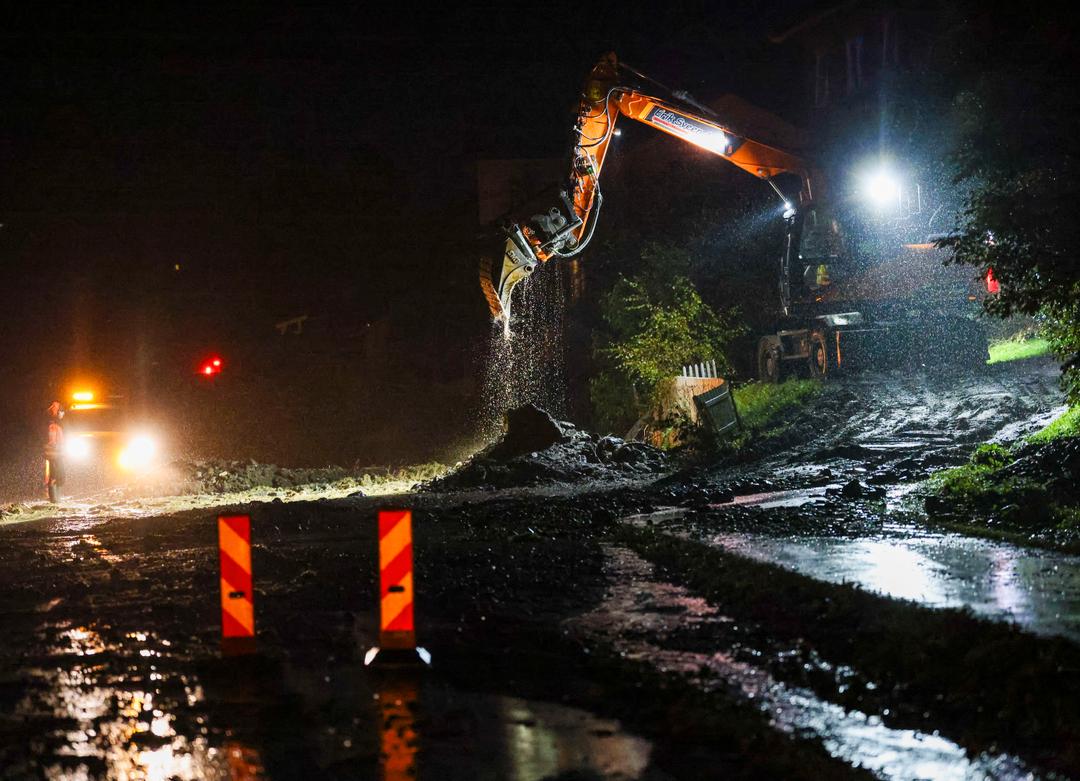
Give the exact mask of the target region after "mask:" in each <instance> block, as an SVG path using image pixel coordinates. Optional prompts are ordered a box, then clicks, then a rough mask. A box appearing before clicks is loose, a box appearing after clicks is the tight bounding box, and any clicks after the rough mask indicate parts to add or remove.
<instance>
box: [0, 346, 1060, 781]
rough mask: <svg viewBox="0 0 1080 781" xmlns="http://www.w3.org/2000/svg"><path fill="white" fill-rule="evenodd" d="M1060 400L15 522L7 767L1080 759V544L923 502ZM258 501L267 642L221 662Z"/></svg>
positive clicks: (1032, 385)
mask: <svg viewBox="0 0 1080 781" xmlns="http://www.w3.org/2000/svg"><path fill="white" fill-rule="evenodd" d="M1058 405H1060V396H1059V394H1058V392H1057V390H1056V377H1055V374H1054V371H1053V367H1052V366H1050V365H1047V364H1042V363H1034V364H1033V363H1030V362H1029V363H1027V364H1024V365H1013V366H1001V367H995V369H994V371H991V372H988V373H987V374H986V375H984V376H980V377H974V378H972V377H962V376H956V377H948V376H907V377H905V376H901V375H899V374H897V375H883V376H875V377H859V378H852V379H849V380H846V381H844V382H841V383H837V384H835V385H833V386H831V387H829V388H828V389H827V391H826V392H825V393H824V394H823V396H822V397H821V400H820V402H819V403H818V405H817V406H816V407H815V409H812V410H807V411H805V412H804V413H802V414H800V415H798V416H796V417H795V418H794V419H793V420H792V422H791V425H790V426H789V427H788V428H787V430H786V431H785V432H783V433H781V434H779V435H776V436H773V437H770V438H766V439H764V440H762V441H761V442H759V443H758V445H757V446H756V448H755V450H754V452H753V453H751V454H750V455H745V454H744V455H740V456H738V457H729V458H727V459H724V460H721V461H720V462H714V463H710V464H703V465H698V466H697V467H695V468H694V469H692V470H689V471H686V472H683V473H681V474H677V475H669V476H666V477H663V478H661V479H659V480H651V481H650V480H647V479H641V480H638V481H636V482H631V481H625V482H623V483H621V484H620V485H618V486H610V485H604V484H599V485H597V484H595V483H592V484H584V485H580V486H574V487H568V486H557V485H556V486H547V487H545V488H543V489H517V490H514V491H479V492H477V491H472V492H456V493H424V494H403V495H399V496H393V497H361V496H352V497H348V496H338V497H336V498H332V499H331V498H320V499H314V498H313V500H310V501H286V499H303V498H304V497H302V496H293V497H282V496H277V497H269V496H258V497H253V496H239V497H226V498H225V499H223V500H222V499H219V500H217V501H211V500H209V499H207V498H206V497H197V498H188V499H184V500H170V501H173V502H177V503H178V504H172V505H164V504H153V503H152V502H147V504H146V506H143V507H135V508H132V507H127V506H125V507H119V506H116V507H113V509H112V510H110V506H109V505H108V504H107V503H105V504H102V505H97V506H91V507H88V508H81V507H71V508H68V509H67V510H66V511H65V512H64V513H62V514H61V517H44V515H45V513H43V514H42V516H38V517H36V518H34V519H26V520H25V522H11V521H8V522H5V523H4V524H3V526H2V527H0V535H2V537H0V543H2V544H0V562H2V572H3V581H2V583H0V612H2V615H3V626H4V629H5V634H6V639H5V642H4V643H3V644H2V645H0V704H2V707H0V768H2V769H0V778H5V779H6V778H12V779H16V778H51V779H78V778H162V779H165V778H183V779H189V778H190V779H194V778H311V777H319V778H378V777H383V778H406V777H419V778H422V779H423V778H429V779H443V778H449V779H455V778H461V779H466V778H467V779H487V778H491V779H495V778H513V779H530V780H531V779H537V780H539V779H544V778H561V779H571V778H574V779H580V778H589V779H592V778H611V779H669V778H762V779H765V778H769V779H772V778H806V779H811V778H813V779H820V778H870V777H880V778H898V779H899V778H1005V779H1013V778H1015V779H1020V778H1033V777H1034V778H1052V777H1080V751H1078V748H1077V747H1078V746H1080V645H1078V644H1077V642H1076V639H1077V621H1076V619H1075V616H1076V615H1077V613H1078V612H1080V608H1078V603H1077V600H1076V598H1075V597H1074V594H1076V593H1077V585H1076V584H1077V582H1078V580H1077V579H1078V578H1080V568H1078V566H1077V564H1078V562H1077V559H1076V558H1075V557H1067V556H1061V557H1058V558H1052V559H1049V558H1040V556H1045V555H1047V554H1038V555H1035V554H1029V552H1028V551H1026V550H1024V549H1018V548H1015V547H1012V546H1005V545H1004V544H1002V543H989V542H986V541H982V540H979V541H972V540H970V538H963V537H960V536H959V535H953V536H951V537H950V536H949V535H943V534H939V533H937V532H933V531H928V530H926V529H925V528H923V527H922V525H921V523H922V520H921V516H920V513H919V512H918V505H917V503H914V502H911V501H909V500H908V497H909V495H910V492H911V491H912V489H913V487H914V486H916V485H917V484H918V481H919V480H920V479H922V478H924V477H925V476H926V475H927V474H929V473H931V472H932V471H934V470H935V469H939V468H942V467H944V466H947V465H951V464H953V463H959V462H960V461H961V460H963V459H964V458H965V457H966V455H967V453H968V452H970V450H971V448H973V447H974V446H975V445H976V444H978V443H979V442H981V441H986V440H988V439H991V438H993V437H995V436H1001V437H1015V436H1017V435H1019V434H1021V433H1023V432H1024V431H1026V430H1030V429H1032V428H1035V427H1037V426H1038V425H1039V424H1040V421H1041V420H1043V419H1045V417H1046V416H1047V415H1049V414H1051V413H1052V412H1053V410H1054V409H1055V408H1056V407H1058ZM274 499H278V500H280V501H277V502H275V501H274ZM241 500H243V501H248V503H247V504H246V505H241V507H242V508H244V509H246V510H247V511H249V512H250V513H251V514H252V518H253V529H254V531H253V537H254V551H253V555H254V568H255V573H256V575H255V577H256V603H257V619H256V620H257V624H258V627H259V650H260V653H259V655H258V656H257V657H255V658H252V659H223V658H221V656H220V654H219V651H218V639H217V635H218V632H219V623H218V620H219V619H218V572H217V552H216V527H215V524H214V515H215V513H216V509H215V507H216V506H219V505H220V504H221V503H222V502H225V503H229V502H234V501H241ZM249 500H257V501H249ZM162 501H164V500H162ZM182 502H189V504H187V505H185V504H182ZM388 505H390V506H393V505H397V506H401V505H407V506H411V507H413V508H414V510H415V537H416V539H415V555H416V582H417V589H418V598H417V619H418V622H419V627H420V641H421V644H422V645H424V646H426V647H427V648H428V649H429V650H430V651H431V652H432V654H433V657H434V664H433V666H432V667H431V669H430V670H427V671H425V672H423V673H422V674H415V675H409V674H399V673H392V672H391V671H386V670H384V671H372V670H370V669H367V668H365V667H364V665H363V661H362V659H363V653H364V651H365V650H366V649H367V648H368V647H370V645H372V644H373V643H374V642H375V633H374V632H373V628H374V622H375V610H376V577H377V573H376V560H375V556H376V553H375V547H376V545H375V532H374V527H373V519H374V514H375V511H376V510H377V509H378V508H380V507H384V506H388ZM35 512H36V510H35ZM944 539H947V541H946V542H941V540H944ZM875 546H876V547H875ZM884 551H893V552H892V553H884ZM941 551H945V553H941ZM919 557H921V559H920V558H919ZM912 561H914V562H916V563H914V564H912ZM1002 562H1004V563H1002ZM1010 567H1011V569H1010ZM1003 572H1006V574H1003ZM927 584H931V585H927ZM1002 594H1005V595H1008V594H1012V596H1002ZM1017 595H1020V596H1017ZM1021 596H1022V597H1023V599H1021ZM1023 600H1027V601H1026V602H1024V604H1026V605H1027V607H1024V608H1023V609H1021V608H1020V607H1018V605H1020V603H1021V602H1023ZM1013 622H1016V623H1018V624H1019V626H1016V625H1014V623H1013ZM406 773H414V775H405V774H406ZM1055 774H1057V776H1055Z"/></svg>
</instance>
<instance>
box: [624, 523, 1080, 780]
mask: <svg viewBox="0 0 1080 781" xmlns="http://www.w3.org/2000/svg"><path fill="white" fill-rule="evenodd" d="M615 538H616V539H617V540H618V541H619V542H620V544H622V545H625V546H627V547H629V548H630V549H631V550H632V551H633V552H634V553H635V554H637V555H639V556H641V557H643V558H644V559H645V560H646V561H647V562H649V564H650V566H653V567H656V568H657V569H656V570H655V571H656V572H661V573H662V575H660V576H659V578H655V577H654V580H657V579H658V580H659V581H660V582H661V583H667V584H669V585H668V586H665V587H664V588H671V587H672V586H675V587H679V588H682V589H684V590H688V591H687V592H686V593H689V594H693V595H700V596H701V597H704V598H706V599H708V601H709V603H710V604H711V605H712V606H713V607H714V608H715V610H717V611H720V612H721V613H723V614H725V615H727V616H729V617H730V622H729V624H730V625H731V626H736V627H738V629H739V630H740V632H739V633H736V635H735V636H734V639H733V637H732V633H731V632H730V630H727V629H726V628H725V631H724V632H721V633H715V632H713V633H712V634H711V635H710V634H708V633H707V634H706V636H705V637H704V638H702V637H698V638H696V639H694V642H693V643H692V644H691V645H690V646H685V645H678V644H677V643H678V642H680V641H674V642H676V645H675V648H677V649H680V648H681V649H682V650H686V649H687V648H689V649H690V650H695V651H701V650H703V649H708V650H709V652H710V653H711V652H712V650H713V649H715V648H716V647H720V648H722V649H723V648H733V649H736V650H737V651H738V653H737V654H732V656H733V658H735V659H736V661H739V662H746V663H750V664H752V665H754V666H755V667H759V668H763V669H765V670H767V671H768V672H769V673H771V674H772V675H773V676H775V678H776V679H777V680H778V681H781V682H783V683H785V685H789V686H791V687H794V688H796V689H807V690H810V691H812V692H814V693H815V694H816V695H817V697H818V698H820V699H822V700H823V701H826V702H829V703H835V704H837V705H838V706H841V707H843V708H846V709H848V710H855V711H858V712H860V713H864V714H868V715H875V716H878V717H879V718H881V719H882V720H883V721H884V723H885V724H887V725H889V726H890V728H892V729H897V730H914V731H915V732H918V733H923V734H930V735H934V736H938V735H939V734H943V735H947V736H949V737H950V738H951V739H952V740H953V741H955V742H956V743H957V744H959V745H961V746H963V747H965V748H966V749H967V750H968V752H969V753H968V759H969V760H971V761H973V762H975V761H979V762H981V761H983V760H986V759H987V758H988V757H989V758H990V759H994V758H995V757H997V756H998V755H999V754H1000V753H1001V752H1002V751H1003V750H1005V751H1009V752H1011V753H1012V754H1013V755H1014V758H1015V757H1016V756H1018V757H1022V758H1025V759H1028V760H1030V761H1032V762H1034V763H1035V764H1036V765H1037V766H1038V767H1041V768H1043V769H1044V770H1045V771H1046V772H1047V773H1048V775H1046V776H1045V777H1056V776H1053V775H1052V773H1054V772H1065V773H1069V774H1077V773H1078V771H1080V753H1078V746H1080V741H1078V738H1080V647H1078V646H1076V645H1074V644H1073V643H1071V642H1069V641H1066V640H1064V639H1061V638H1039V637H1035V636H1033V635H1028V634H1026V633H1023V632H1021V631H1019V630H1017V629H1016V628H1014V627H1010V626H1008V625H1005V624H999V623H993V622H988V621H985V620H981V619H977V618H975V617H974V616H972V615H970V614H968V613H963V612H959V611H955V610H933V609H927V608H923V607H919V606H917V605H915V604H914V603H911V602H905V601H902V600H892V599H888V598H886V597H882V596H878V595H875V594H871V593H869V592H866V591H862V590H860V589H857V588H855V587H853V586H850V585H833V584H829V583H823V582H821V581H817V580H814V579H812V578H808V577H805V576H802V575H799V574H797V573H794V572H791V571H788V570H785V569H783V568H779V567H776V566H773V565H770V564H763V563H760V562H757V561H753V560H750V559H746V558H743V557H742V556H738V555H734V554H729V553H725V552H722V551H720V550H717V549H715V548H711V547H709V546H707V545H705V544H702V543H700V542H697V541H690V540H685V539H679V538H676V537H673V536H670V535H669V534H666V533H664V532H663V530H659V529H648V528H635V527H629V526H624V527H623V529H622V531H621V532H619V533H617V534H616V535H615ZM651 589H652V587H651V586H649V585H648V584H647V583H646V584H645V585H642V586H639V587H638V593H641V594H649V593H650V590H651ZM662 590H663V589H661V591H662ZM669 620H670V619H669ZM725 626H726V625H725ZM660 636H661V637H663V633H661V635H660ZM631 637H634V635H633V634H631ZM675 637H676V638H678V637H679V634H678V632H676V633H675ZM666 642H668V643H671V642H673V641H672V639H671V638H670V637H669V638H667V639H666ZM681 642H685V640H682V641H681ZM710 642H712V643H713V645H712V646H710V645H709V643H710ZM720 672H724V671H723V670H720ZM792 700H793V701H795V702H803V704H805V705H807V707H808V708H809V709H810V710H809V713H808V714H807V715H806V716H805V717H806V718H811V719H812V718H813V715H814V712H815V709H814V703H812V702H809V701H806V700H799V698H798V697H793V698H792ZM1049 713H1052V714H1054V716H1053V717H1052V718H1050V719H1048V718H1047V716H1046V714H1049ZM837 723H839V724H842V723H843V722H837ZM938 730H940V733H938V732H937V731H938ZM861 732H862V734H864V735H865V731H861ZM889 742H890V741H889V740H884V742H883V744H882V745H883V746H884V745H888V744H889ZM946 753H948V752H946ZM984 754H985V755H987V756H986V757H984V756H983V755H984ZM980 757H982V759H980ZM980 767H981V765H980ZM990 767H992V768H997V770H995V772H999V771H1000V772H1003V773H1004V775H1003V776H1002V777H1005V778H1011V777H1019V778H1022V777H1024V774H1023V773H1020V774H1019V775H1014V774H1013V771H1014V770H1015V769H1017V768H1022V767H1023V764H1022V763H1020V764H1017V762H1014V761H1013V760H1012V759H1008V758H1006V760H1002V763H999V762H997V760H996V759H994V761H992V762H991V765H990ZM1002 768H1005V770H1001V769H1002ZM942 772H943V773H945V777H949V773H951V772H952V771H949V772H947V773H946V772H945V771H944V770H943V771H942ZM980 773H983V770H978V772H976V770H975V769H972V775H970V776H969V775H960V776H959V777H965V778H966V777H975V778H982V777H988V778H994V777H997V776H995V775H993V774H990V775H985V774H984V775H980ZM898 777H904V776H903V774H901V775H900V776H898ZM913 777H918V776H913ZM930 777H937V775H936V774H931V776H930Z"/></svg>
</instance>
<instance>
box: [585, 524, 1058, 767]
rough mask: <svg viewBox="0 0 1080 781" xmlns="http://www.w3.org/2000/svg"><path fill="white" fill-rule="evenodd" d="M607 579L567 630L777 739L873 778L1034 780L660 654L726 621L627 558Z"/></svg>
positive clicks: (997, 762) (720, 667) (753, 674)
mask: <svg viewBox="0 0 1080 781" xmlns="http://www.w3.org/2000/svg"><path fill="white" fill-rule="evenodd" d="M605 570H606V572H607V574H608V577H609V579H610V582H611V583H612V586H611V588H610V590H609V592H608V594H607V596H606V598H605V600H604V601H603V603H601V604H600V605H599V606H598V607H597V608H596V609H595V610H593V611H592V612H590V613H587V614H585V615H583V616H581V617H579V618H577V619H574V621H573V622H572V624H571V626H572V629H573V631H575V632H577V633H579V634H581V635H583V636H584V637H585V638H586V639H592V640H600V641H602V642H606V643H610V644H612V645H614V646H615V648H616V649H617V650H618V651H620V652H621V653H623V654H625V655H626V656H627V657H629V658H632V659H637V660H641V661H645V662H648V663H650V664H652V665H654V666H655V667H656V668H657V669H659V670H661V671H671V672H678V673H683V674H686V675H689V676H690V677H691V679H692V680H694V681H695V682H696V683H697V684H698V685H700V686H702V687H703V688H706V689H710V690H722V691H725V692H727V693H728V694H730V695H732V696H734V697H736V698H739V699H742V700H745V701H748V702H752V703H754V704H755V705H756V707H758V708H759V709H760V710H761V711H762V712H764V713H766V714H768V716H769V719H770V721H771V723H772V725H773V726H774V727H775V728H776V729H778V730H780V731H782V732H785V733H788V734H800V735H807V734H809V735H813V736H815V737H817V738H818V739H820V740H821V742H822V745H823V746H824V747H825V748H826V750H827V751H828V752H829V753H830V754H832V755H833V756H835V757H837V758H840V759H842V760H844V761H845V762H848V763H850V764H851V765H854V766H857V767H863V768H866V769H867V770H870V771H872V772H873V773H874V774H875V775H877V776H878V777H879V778H883V779H913V778H933V779H957V780H958V781H959V779H1002V780H1008V781H1012V780H1016V781H1019V780H1020V779H1025V780H1028V779H1035V778H1036V777H1037V776H1036V775H1035V774H1034V772H1032V770H1031V769H1030V768H1028V767H1027V766H1026V765H1025V764H1024V763H1023V762H1022V761H1021V760H1019V759H1017V758H1015V757H1012V756H1008V755H997V756H992V755H989V754H981V755H979V756H977V757H968V756H967V755H966V753H965V751H964V749H962V748H961V747H960V746H958V745H957V744H955V743H953V742H952V741H949V740H947V739H946V738H944V737H942V736H941V735H938V734H929V733H925V732H919V731H916V730H901V729H892V728H890V727H887V726H885V725H884V724H883V723H882V721H881V719H880V717H878V716H875V715H871V714H866V713H861V712H859V711H848V710H844V709H843V708H842V707H840V706H839V705H836V704H834V703H830V702H826V701H824V700H821V699H819V698H818V697H817V696H816V695H815V694H813V693H812V692H810V691H808V690H805V689H800V688H797V687H791V686H787V685H785V684H784V683H781V682H779V681H777V680H775V679H774V678H773V677H772V676H771V675H770V674H769V673H768V672H767V671H766V670H764V669H761V668H758V667H756V666H754V665H751V664H747V663H745V662H742V661H739V660H737V659H735V658H734V655H733V654H732V653H731V651H730V650H729V649H718V650H716V651H714V652H713V653H711V654H709V653H697V652H691V651H685V650H675V649H671V648H665V647H664V645H663V637H664V635H665V633H666V632H667V631H671V630H674V629H675V628H685V627H687V626H694V625H697V626H701V625H703V624H705V625H707V624H710V623H711V624H722V623H726V622H728V621H729V619H727V618H726V617H724V616H722V615H720V614H719V613H718V612H717V610H716V609H715V608H714V607H712V606H711V605H709V604H708V603H707V602H705V601H704V600H702V599H700V598H697V597H695V596H693V595H692V594H690V593H689V592H688V591H686V590H685V589H683V588H681V587H679V586H675V585H673V584H670V583H664V582H661V581H658V580H656V579H655V575H654V569H653V567H652V565H651V564H649V563H648V562H646V561H644V560H643V559H641V558H640V557H639V556H637V555H636V554H634V553H633V552H631V551H628V550H626V549H624V548H619V547H615V546H606V547H605Z"/></svg>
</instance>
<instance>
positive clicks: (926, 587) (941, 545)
mask: <svg viewBox="0 0 1080 781" xmlns="http://www.w3.org/2000/svg"><path fill="white" fill-rule="evenodd" d="M705 539H706V541H707V542H708V543H709V544H711V545H716V546H719V547H721V548H723V549H724V550H726V551H730V552H731V553H736V554H738V555H740V556H745V557H747V558H751V559H755V560H757V561H763V562H767V563H769V564H777V565H779V566H782V567H785V568H787V569H791V570H794V571H795V572H798V573H800V574H803V575H808V576H810V577H812V578H817V579H819V580H824V581H826V582H829V583H853V584H855V585H858V586H860V587H862V588H865V589H867V590H869V591H874V592H877V593H879V594H884V595H885V596H888V597H894V598H897V599H910V600H914V601H915V602H918V603H920V604H922V605H926V606H929V607H951V608H961V607H968V608H970V609H972V610H973V611H975V612H976V613H977V614H979V615H982V616H986V617H988V618H994V619H999V620H1001V619H1003V620H1009V621H1015V622H1016V623H1017V624H1019V625H1020V626H1021V627H1023V628H1024V629H1027V630H1029V631H1031V632H1035V633H1038V634H1043V635H1063V636H1065V637H1068V638H1070V639H1072V640H1075V641H1078V642H1080V556H1076V555H1069V554H1065V553H1057V552H1054V551H1045V550H1038V549H1029V548H1018V547H1016V546H1014V545H1010V544H1008V543H1002V542H994V541H990V540H984V539H980V538H974V537H966V536H964V535H960V534H946V533H934V532H927V531H926V530H924V529H921V528H920V527H916V526H907V525H900V524H896V525H892V526H890V527H888V528H887V529H886V531H885V533H883V534H882V535H879V536H875V537H871V538H857V539H845V538H833V537H803V538H793V539H792V538H777V537H765V536H761V535H755V534H745V533H723V534H715V535H710V536H708V537H706V538H705Z"/></svg>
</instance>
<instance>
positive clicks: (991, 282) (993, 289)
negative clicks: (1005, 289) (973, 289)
mask: <svg viewBox="0 0 1080 781" xmlns="http://www.w3.org/2000/svg"><path fill="white" fill-rule="evenodd" d="M986 292H987V293H990V294H991V295H997V294H998V293H1000V292H1001V285H999V284H998V281H997V277H995V276H994V270H993V269H992V268H988V269H987V270H986Z"/></svg>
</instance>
